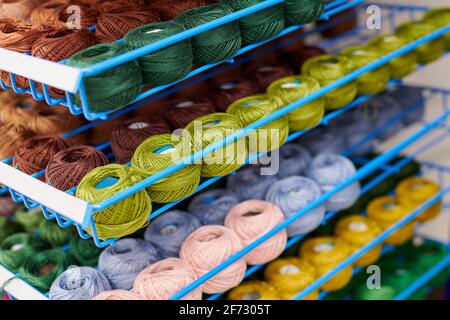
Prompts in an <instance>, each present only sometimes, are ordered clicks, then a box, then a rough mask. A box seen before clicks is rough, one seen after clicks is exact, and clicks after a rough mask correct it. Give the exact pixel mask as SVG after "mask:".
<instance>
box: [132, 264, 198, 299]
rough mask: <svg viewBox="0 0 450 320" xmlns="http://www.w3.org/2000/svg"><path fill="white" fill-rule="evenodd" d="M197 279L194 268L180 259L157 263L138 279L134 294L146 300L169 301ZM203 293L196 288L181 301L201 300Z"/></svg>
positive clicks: (143, 272)
mask: <svg viewBox="0 0 450 320" xmlns="http://www.w3.org/2000/svg"><path fill="white" fill-rule="evenodd" d="M196 279H197V276H196V275H195V271H194V269H193V268H192V266H191V265H190V264H189V263H188V262H186V261H184V260H183V259H178V258H168V259H164V260H161V261H159V262H156V263H154V264H152V265H150V266H148V267H147V268H145V269H144V270H142V272H141V273H140V274H139V275H138V276H137V277H136V280H135V281H134V286H133V292H134V293H136V294H138V295H139V296H141V297H143V298H144V299H145V300H169V298H170V297H172V296H173V295H174V294H176V293H177V292H179V291H180V290H182V289H184V288H185V287H186V286H188V285H189V284H191V283H192V282H194V281H195V280H196ZM201 299H202V291H201V289H200V288H196V289H194V290H193V291H191V292H190V293H189V294H187V295H185V296H184V297H183V298H181V300H201Z"/></svg>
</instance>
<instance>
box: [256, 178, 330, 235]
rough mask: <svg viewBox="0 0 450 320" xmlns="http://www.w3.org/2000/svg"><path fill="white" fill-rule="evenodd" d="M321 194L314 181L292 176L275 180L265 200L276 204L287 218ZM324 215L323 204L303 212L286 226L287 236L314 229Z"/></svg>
mask: <svg viewBox="0 0 450 320" xmlns="http://www.w3.org/2000/svg"><path fill="white" fill-rule="evenodd" d="M321 195H322V193H321V191H320V187H319V185H318V184H317V183H316V182H315V181H313V180H311V179H308V178H304V177H299V176H292V177H289V178H286V179H283V180H279V181H277V182H275V183H274V184H273V185H272V187H271V188H270V189H269V190H268V191H267V194H266V198H265V200H266V201H269V202H272V203H273V204H275V205H276V206H278V207H279V208H280V209H281V211H282V212H283V214H284V216H285V217H286V219H288V218H290V217H291V216H292V215H294V214H296V213H297V212H299V211H301V210H303V209H304V208H305V207H306V206H308V205H309V204H310V203H311V202H313V201H315V200H317V199H318V198H320V196H321ZM324 215H325V207H324V205H319V206H317V207H315V208H314V209H312V210H310V211H308V212H307V213H306V214H303V215H302V216H301V217H299V218H297V219H296V220H295V221H294V222H293V223H291V224H290V225H289V226H287V227H286V229H287V232H288V235H289V237H293V236H297V235H300V234H306V233H308V232H310V231H313V230H315V229H316V228H317V227H318V226H319V225H320V223H321V221H322V219H323V217H324Z"/></svg>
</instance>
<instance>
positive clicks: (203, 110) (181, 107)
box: [161, 97, 216, 129]
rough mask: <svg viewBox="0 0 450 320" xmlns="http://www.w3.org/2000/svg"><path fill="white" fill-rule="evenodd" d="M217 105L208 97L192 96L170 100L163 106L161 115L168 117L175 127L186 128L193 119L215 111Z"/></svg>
mask: <svg viewBox="0 0 450 320" xmlns="http://www.w3.org/2000/svg"><path fill="white" fill-rule="evenodd" d="M215 109H216V106H215V105H214V103H213V102H212V101H211V100H210V99H209V98H206V97H192V98H189V99H174V100H170V101H169V102H168V103H167V105H165V106H163V107H162V110H161V116H162V117H164V119H166V120H167V121H168V122H169V123H170V124H171V125H172V127H173V128H175V129H182V128H185V127H186V126H187V125H188V124H189V123H190V122H191V121H193V120H195V119H196V118H198V117H201V116H204V115H207V114H211V113H214V112H215Z"/></svg>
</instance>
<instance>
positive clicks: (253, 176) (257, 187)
mask: <svg viewBox="0 0 450 320" xmlns="http://www.w3.org/2000/svg"><path fill="white" fill-rule="evenodd" d="M260 171H261V168H259V167H256V166H251V167H247V168H244V169H242V170H239V171H238V172H237V173H236V174H234V175H230V176H229V177H228V179H227V189H228V190H230V191H231V192H234V193H235V194H236V195H237V196H238V197H239V199H240V200H241V201H245V200H249V199H264V197H265V195H266V193H267V190H269V188H270V187H271V186H272V185H273V184H274V183H275V182H276V181H277V177H276V176H275V175H263V174H261V172H260Z"/></svg>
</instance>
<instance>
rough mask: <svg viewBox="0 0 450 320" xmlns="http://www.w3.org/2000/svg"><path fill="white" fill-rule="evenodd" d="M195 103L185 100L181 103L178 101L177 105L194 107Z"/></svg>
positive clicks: (178, 106) (179, 106)
mask: <svg viewBox="0 0 450 320" xmlns="http://www.w3.org/2000/svg"><path fill="white" fill-rule="evenodd" d="M193 105H194V102H193V101H183V102H180V103H177V105H176V107H177V108H189V107H192V106H193Z"/></svg>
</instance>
